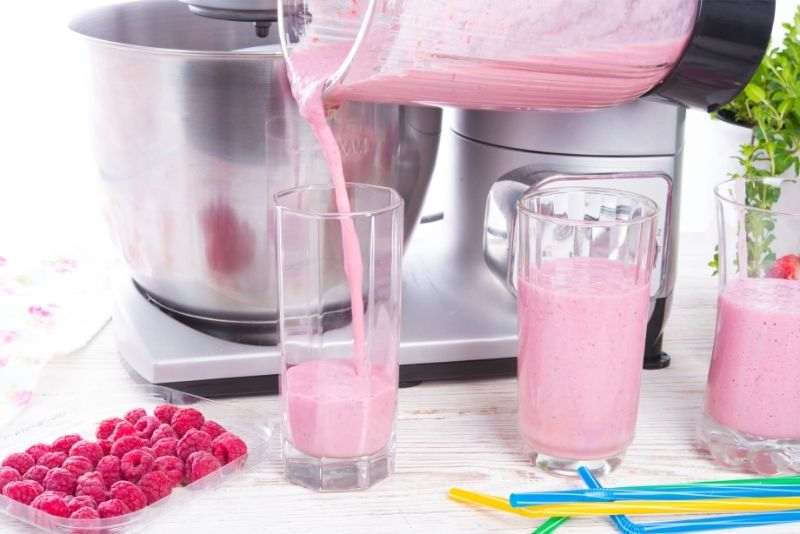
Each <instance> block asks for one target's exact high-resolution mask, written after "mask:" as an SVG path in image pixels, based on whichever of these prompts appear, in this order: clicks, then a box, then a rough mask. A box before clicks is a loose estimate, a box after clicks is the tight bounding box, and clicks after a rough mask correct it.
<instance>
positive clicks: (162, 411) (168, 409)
mask: <svg viewBox="0 0 800 534" xmlns="http://www.w3.org/2000/svg"><path fill="white" fill-rule="evenodd" d="M177 411H178V407H177V406H175V405H174V404H159V405H158V406H156V409H155V410H153V415H155V416H156V418H157V419H158V420H159V421H161V422H162V423H167V424H170V423H172V417H173V416H174V415H175V412H177Z"/></svg>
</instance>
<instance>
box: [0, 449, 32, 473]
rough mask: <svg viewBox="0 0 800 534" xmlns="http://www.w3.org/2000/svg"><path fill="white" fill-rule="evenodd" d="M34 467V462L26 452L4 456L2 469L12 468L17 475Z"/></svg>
mask: <svg viewBox="0 0 800 534" xmlns="http://www.w3.org/2000/svg"><path fill="white" fill-rule="evenodd" d="M34 465H36V460H34V459H33V457H32V456H31V455H30V454H28V453H27V452H15V453H13V454H9V455H8V456H6V458H5V460H3V464H2V467H13V468H14V469H16V470H17V473H24V472H25V471H27V470H28V469H30V468H31V467H33V466H34Z"/></svg>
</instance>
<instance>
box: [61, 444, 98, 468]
mask: <svg viewBox="0 0 800 534" xmlns="http://www.w3.org/2000/svg"><path fill="white" fill-rule="evenodd" d="M69 455H70V456H83V457H84V458H88V459H89V461H90V462H92V466H95V465H97V462H98V461H99V460H100V458H102V457H103V456H104V455H103V448H102V447H101V446H100V445H98V444H97V443H94V442H93V441H79V442H77V443H76V444H75V445H73V446H72V447H71V448H70V449H69Z"/></svg>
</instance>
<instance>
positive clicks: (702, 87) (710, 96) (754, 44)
mask: <svg viewBox="0 0 800 534" xmlns="http://www.w3.org/2000/svg"><path fill="white" fill-rule="evenodd" d="M774 19H775V0H700V2H699V8H698V14H697V20H696V23H695V27H694V31H693V33H692V36H691V38H690V40H689V44H688V45H687V47H686V50H685V51H684V53H683V56H682V57H681V59H680V60H679V61H678V63H677V65H676V66H675V68H674V69H672V72H670V74H669V75H668V76H667V78H666V79H665V80H664V81H663V82H661V84H659V85H658V86H656V87H655V88H654V89H653V90H652V91H651V92H650V94H654V95H659V96H662V97H664V98H667V99H669V100H672V101H673V102H677V103H679V104H683V105H685V106H688V107H696V108H701V109H705V110H707V111H714V110H716V109H717V108H718V107H720V106H722V105H724V104H727V103H728V102H730V101H731V100H733V99H734V98H735V97H736V95H738V94H739V93H740V92H741V91H742V89H744V87H745V85H747V83H748V82H749V81H750V78H752V76H753V74H755V72H756V69H757V68H758V66H759V64H760V63H761V60H762V59H763V57H764V54H765V53H766V51H767V47H768V46H769V39H770V35H771V34H772V24H773V22H774Z"/></svg>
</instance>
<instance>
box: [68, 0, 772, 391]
mask: <svg viewBox="0 0 800 534" xmlns="http://www.w3.org/2000/svg"><path fill="white" fill-rule="evenodd" d="M181 2H183V3H184V4H188V6H187V5H183V4H181V3H179V2H178V1H177V0H140V1H137V2H133V3H129V4H121V5H118V6H110V7H106V8H101V9H98V10H96V11H93V12H90V13H87V14H86V15H84V16H82V17H79V18H78V19H76V20H75V21H74V22H73V23H72V26H71V27H72V29H73V30H75V31H76V32H77V33H79V34H82V35H83V36H86V37H88V38H89V48H90V54H91V57H92V61H93V72H94V88H95V100H94V102H95V125H96V128H95V130H96V132H97V135H96V138H97V143H96V146H97V157H98V160H99V164H100V169H101V175H102V178H103V181H104V184H105V185H106V189H107V191H108V198H109V200H110V203H109V205H110V209H109V218H110V220H111V226H112V229H113V232H114V234H115V236H116V239H117V241H118V243H119V245H120V249H121V250H122V252H123V255H124V258H125V263H126V264H127V267H128V271H127V272H125V273H124V274H121V275H120V276H119V283H118V295H117V307H116V310H115V313H114V323H113V324H114V330H115V333H116V337H117V340H118V345H119V348H120V352H121V355H122V356H123V358H124V359H125V361H126V362H127V363H128V364H129V365H130V367H131V368H132V369H133V371H135V372H136V373H137V374H139V375H141V376H142V377H143V378H144V379H146V380H148V381H150V382H154V383H161V384H169V385H171V386H172V387H176V388H178V389H184V390H190V391H193V392H197V393H201V394H204V395H211V396H218V395H230V394H236V395H244V394H257V393H264V392H272V391H275V390H276V387H277V380H276V378H275V374H276V373H277V372H278V369H279V350H278V347H277V333H276V328H275V307H276V297H275V293H274V288H273V287H272V285H273V284H274V272H273V270H274V247H273V245H272V243H271V241H270V239H269V237H268V235H269V231H270V229H271V225H272V218H273V214H272V209H271V207H270V206H269V202H270V201H269V199H270V198H271V194H272V193H274V192H275V191H277V190H280V189H283V188H286V187H289V186H293V185H298V180H303V181H307V180H309V179H311V178H309V177H308V176H294V177H293V178H289V176H290V175H291V172H290V170H289V169H290V167H291V166H292V165H293V164H295V163H296V162H293V161H290V158H287V157H286V156H285V154H286V150H284V149H285V148H286V147H285V146H282V143H281V142H277V143H276V142H274V141H270V140H274V139H275V138H278V139H295V138H296V139H300V144H301V146H303V143H306V141H304V139H306V138H305V137H304V136H303V134H302V133H298V132H299V131H300V129H301V126H300V125H301V123H302V119H300V118H299V117H298V116H297V112H296V109H295V104H294V102H293V100H292V98H291V95H290V91H289V89H288V84H287V82H286V73H285V67H284V63H283V60H282V54H281V50H280V47H279V46H278V39H277V37H276V33H277V31H275V30H276V25H275V24H274V23H275V21H276V20H277V6H276V4H275V2H274V0H181ZM737 13H738V14H741V15H742V16H737V15H736V14H737ZM773 14H774V0H742V1H732V0H702V1H700V2H699V3H698V6H697V13H696V14H695V18H694V20H695V23H694V26H693V28H694V29H693V31H692V34H691V37H690V38H689V41H688V44H687V45H686V47H685V49H684V51H683V53H682V54H681V56H680V59H679V61H678V62H677V63H676V65H674V66H673V67H672V68H671V70H669V73H668V75H667V76H666V78H664V79H663V80H661V81H660V83H658V84H657V85H656V86H655V87H654V88H653V89H652V90H651V91H650V92H648V94H647V95H645V96H644V97H643V98H641V99H639V100H636V101H633V102H630V103H626V104H622V105H619V106H615V107H609V108H606V109H598V110H593V111H581V112H573V111H564V110H557V111H510V112H509V111H494V110H470V109H453V110H450V111H449V112H448V113H447V115H446V116H447V120H446V121H445V122H444V128H442V122H441V112H440V110H439V109H438V108H436V107H418V106H416V105H413V104H414V102H405V103H403V102H400V103H398V102H384V103H380V102H347V103H345V104H343V105H342V106H341V107H340V109H339V111H337V114H336V118H335V119H334V130H336V129H337V121H338V124H339V130H338V131H337V135H339V141H340V144H344V145H347V146H348V147H355V148H354V149H353V150H351V151H350V154H349V156H350V157H349V159H350V162H351V165H350V172H349V173H348V179H349V180H351V181H366V182H373V183H381V184H384V185H390V186H392V187H394V188H395V189H397V190H398V191H399V192H400V194H401V195H402V196H403V197H404V199H405V201H406V220H407V221H408V222H409V224H408V225H407V228H406V239H407V252H406V254H405V257H404V273H405V274H404V304H403V308H404V309H403V338H402V342H401V349H400V362H401V381H402V382H405V383H415V382H419V381H423V380H433V379H448V378H473V377H490V376H507V375H513V373H514V371H515V360H514V354H515V352H516V343H517V341H516V309H515V302H514V296H513V293H512V292H511V291H509V288H508V286H507V283H506V282H507V273H508V270H509V266H510V265H511V262H513V257H510V255H509V253H508V251H509V245H508V242H509V236H510V235H511V233H512V230H513V224H514V221H513V216H512V212H513V210H512V209H511V208H512V207H513V205H514V202H515V200H516V199H517V198H518V197H519V196H520V195H522V194H524V192H525V191H527V190H528V189H529V188H531V187H549V186H552V185H563V183H564V182H565V181H566V182H572V181H574V180H577V179H591V180H593V181H594V182H593V183H597V184H598V185H602V186H608V187H615V188H622V189H628V190H632V191H636V192H639V193H643V194H645V195H647V196H650V197H651V198H653V199H654V200H655V201H656V202H657V203H658V204H659V206H660V207H661V211H662V215H661V219H660V221H659V238H658V241H659V255H658V259H657V261H658V266H657V269H656V274H655V275H654V276H655V278H654V283H653V297H654V300H653V302H654V305H653V310H652V313H651V319H650V323H649V327H648V340H647V349H646V353H645V355H644V357H645V360H644V361H645V367H648V368H661V367H665V366H667V365H668V364H669V356H668V355H666V354H665V353H664V352H663V351H662V349H661V343H662V333H663V327H664V323H665V321H666V319H667V316H668V314H669V307H670V301H671V297H672V291H673V287H674V280H675V264H676V263H675V259H676V254H677V228H678V226H677V225H678V220H679V204H680V202H679V198H680V184H681V154H682V143H683V121H684V115H685V107H686V106H694V107H700V108H702V109H708V110H713V109H715V108H716V107H718V106H719V105H722V104H724V103H726V102H727V101H729V100H730V99H731V98H733V97H734V96H735V95H736V94H737V93H738V92H739V91H740V90H741V88H742V87H743V86H744V85H745V84H746V83H747V81H748V80H749V78H750V76H751V75H752V73H753V72H754V70H755V68H756V67H757V65H758V63H759V62H760V60H761V57H762V55H763V53H764V51H765V49H766V46H767V42H768V39H769V34H770V30H771V27H772V18H773ZM250 24H251V25H252V26H253V27H252V28H250V27H248V25H250ZM133 81H135V82H136V83H134V84H132V82H133ZM132 88H133V89H135V90H132ZM417 103H430V102H417ZM434 103H437V104H440V103H442V102H434ZM444 103H446V102H444ZM485 107H491V102H487V103H486V106H485ZM276 114H279V115H280V116H281V117H282V124H284V125H287V124H288V125H290V126H283V127H281V128H278V131H275V128H274V127H273V126H270V125H272V124H274V123H273V122H271V121H270V118H271V117H273V116H274V115H276ZM359 132H360V133H359ZM308 142H309V143H310V141H308ZM308 146H310V145H308ZM345 152H346V158H347V152H348V151H347V150H345ZM346 163H347V162H346ZM576 175H580V176H576ZM317 179H319V177H317ZM322 179H323V180H324V179H325V177H324V176H322ZM429 182H430V187H429ZM426 193H427V194H426Z"/></svg>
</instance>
